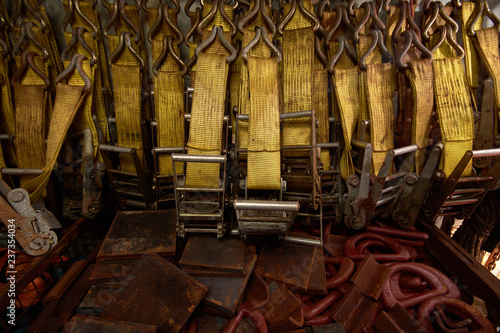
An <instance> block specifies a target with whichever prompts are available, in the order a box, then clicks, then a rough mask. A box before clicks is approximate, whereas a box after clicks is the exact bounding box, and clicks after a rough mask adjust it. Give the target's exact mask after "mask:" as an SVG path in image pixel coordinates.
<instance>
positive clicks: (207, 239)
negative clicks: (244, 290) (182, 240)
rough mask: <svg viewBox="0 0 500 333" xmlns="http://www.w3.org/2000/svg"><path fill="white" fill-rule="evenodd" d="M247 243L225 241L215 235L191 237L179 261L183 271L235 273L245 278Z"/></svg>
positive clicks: (237, 239)
mask: <svg viewBox="0 0 500 333" xmlns="http://www.w3.org/2000/svg"><path fill="white" fill-rule="evenodd" d="M246 253H247V245H246V241H245V240H242V239H239V238H225V239H223V240H220V239H217V238H215V237H213V235H203V234H201V235H200V234H193V235H190V236H189V238H188V240H187V243H186V246H185V248H184V251H182V255H181V257H180V260H179V267H181V268H183V269H195V270H205V271H212V272H224V273H235V274H238V275H237V276H244V275H245V273H244V269H245V257H246Z"/></svg>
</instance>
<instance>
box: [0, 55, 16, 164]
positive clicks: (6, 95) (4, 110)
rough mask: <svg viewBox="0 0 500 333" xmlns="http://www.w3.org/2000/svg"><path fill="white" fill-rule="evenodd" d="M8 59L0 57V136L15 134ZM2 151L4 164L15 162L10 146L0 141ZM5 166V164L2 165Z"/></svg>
mask: <svg viewBox="0 0 500 333" xmlns="http://www.w3.org/2000/svg"><path fill="white" fill-rule="evenodd" d="M7 59H8V58H4V57H0V76H1V79H2V80H1V83H0V90H1V96H0V103H1V104H0V106H1V107H0V131H1V133H2V134H15V130H16V127H15V116H14V106H13V105H12V93H11V85H10V83H9V67H8V62H7ZM2 148H3V149H4V156H3V158H4V162H5V161H12V162H13V161H15V153H14V149H13V147H12V146H11V145H10V144H6V145H2V143H1V141H0V150H2ZM4 166H5V164H4Z"/></svg>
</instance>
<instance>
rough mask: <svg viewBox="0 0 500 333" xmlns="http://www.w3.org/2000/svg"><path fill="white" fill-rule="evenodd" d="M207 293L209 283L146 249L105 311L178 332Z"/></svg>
mask: <svg viewBox="0 0 500 333" xmlns="http://www.w3.org/2000/svg"><path fill="white" fill-rule="evenodd" d="M206 293H207V287H206V286H204V285H203V284H201V283H200V282H198V281H196V280H195V279H194V278H192V277H190V276H189V275H187V274H186V273H184V272H183V271H182V270H180V269H179V268H177V267H175V266H174V265H172V264H171V263H169V262H168V261H166V260H165V259H163V258H161V257H160V256H159V255H157V254H156V253H154V252H152V251H147V252H146V253H145V254H144V256H143V257H142V258H141V260H140V261H139V263H138V264H137V266H136V268H135V269H134V271H133V272H132V273H131V274H130V275H129V276H128V277H127V278H126V280H125V281H124V284H123V285H122V286H121V287H120V288H119V289H118V290H117V291H116V294H115V297H114V299H113V301H112V302H111V304H109V305H108V306H107V307H106V308H105V309H104V310H103V312H102V315H103V316H104V317H107V318H112V319H117V320H127V321H133V322H137V323H142V324H148V325H157V326H158V327H159V328H160V331H162V332H178V331H179V330H180V329H181V328H182V326H184V324H185V323H186V321H187V320H188V318H189V317H190V316H191V314H192V313H193V311H194V310H195V309H196V307H197V306H198V304H199V303H200V302H201V300H202V299H203V297H205V295H206Z"/></svg>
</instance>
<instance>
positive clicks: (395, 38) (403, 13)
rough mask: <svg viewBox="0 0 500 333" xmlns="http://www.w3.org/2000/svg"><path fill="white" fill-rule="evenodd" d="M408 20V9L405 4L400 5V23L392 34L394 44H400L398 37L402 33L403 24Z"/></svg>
mask: <svg viewBox="0 0 500 333" xmlns="http://www.w3.org/2000/svg"><path fill="white" fill-rule="evenodd" d="M405 20H406V8H405V5H404V3H400V4H399V20H398V23H397V24H396V27H395V28H394V31H393V32H392V41H393V42H394V44H397V43H398V37H399V35H400V33H401V29H402V28H403V24H404V22H405Z"/></svg>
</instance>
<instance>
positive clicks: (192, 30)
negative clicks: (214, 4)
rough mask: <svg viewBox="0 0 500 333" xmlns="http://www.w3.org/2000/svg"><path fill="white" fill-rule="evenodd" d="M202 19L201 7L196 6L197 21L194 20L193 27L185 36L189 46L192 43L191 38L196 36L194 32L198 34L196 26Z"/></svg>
mask: <svg viewBox="0 0 500 333" xmlns="http://www.w3.org/2000/svg"><path fill="white" fill-rule="evenodd" d="M200 20H201V8H200V7H198V8H196V19H195V22H194V24H193V26H192V27H191V29H189V31H188V32H187V34H186V37H185V38H184V41H185V42H186V45H187V46H191V43H190V42H189V38H191V36H194V34H196V28H197V27H198V25H199V24H200Z"/></svg>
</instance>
